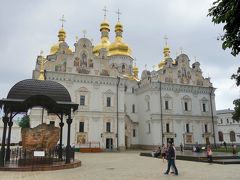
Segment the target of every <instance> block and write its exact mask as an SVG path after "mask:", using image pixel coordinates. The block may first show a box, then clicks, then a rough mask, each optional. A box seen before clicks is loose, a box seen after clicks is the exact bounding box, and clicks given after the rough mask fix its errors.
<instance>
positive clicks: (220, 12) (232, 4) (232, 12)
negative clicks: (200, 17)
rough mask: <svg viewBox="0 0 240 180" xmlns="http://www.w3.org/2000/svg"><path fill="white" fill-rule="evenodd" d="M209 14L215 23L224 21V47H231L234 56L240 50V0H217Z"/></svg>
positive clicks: (222, 37)
mask: <svg viewBox="0 0 240 180" xmlns="http://www.w3.org/2000/svg"><path fill="white" fill-rule="evenodd" d="M208 11H209V14H208V16H211V17H212V22H214V23H215V24H221V23H223V24H224V26H223V31H224V34H223V35H222V36H221V37H220V39H221V40H222V41H223V44H222V48H223V49H224V50H225V49H226V48H230V49H231V50H232V52H231V54H232V55H233V56H236V55H238V53H239V52H240V0H217V1H215V2H214V3H213V7H212V8H210V9H209V10H208Z"/></svg>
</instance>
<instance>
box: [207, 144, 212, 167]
mask: <svg viewBox="0 0 240 180" xmlns="http://www.w3.org/2000/svg"><path fill="white" fill-rule="evenodd" d="M207 158H208V162H209V163H212V149H211V146H210V145H208V146H207Z"/></svg>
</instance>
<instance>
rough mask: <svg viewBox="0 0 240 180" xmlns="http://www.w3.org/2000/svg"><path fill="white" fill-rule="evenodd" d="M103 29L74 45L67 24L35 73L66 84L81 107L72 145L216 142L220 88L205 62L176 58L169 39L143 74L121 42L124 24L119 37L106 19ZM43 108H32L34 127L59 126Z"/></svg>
mask: <svg viewBox="0 0 240 180" xmlns="http://www.w3.org/2000/svg"><path fill="white" fill-rule="evenodd" d="M100 32H101V39H100V42H99V43H98V44H96V45H93V44H92V42H91V41H90V40H89V39H88V38H85V37H84V38H80V39H78V40H77V41H76V43H75V44H74V50H72V49H71V48H70V47H69V45H68V44H67V42H66V32H65V30H64V29H63V28H61V29H60V31H59V33H58V38H59V41H58V42H57V43H56V44H55V45H53V46H52V47H51V49H50V53H49V54H48V55H47V56H46V58H45V57H43V56H42V55H40V56H38V57H37V60H36V67H35V69H34V71H33V78H34V79H46V80H51V81H57V82H58V83H60V84H62V85H64V86H65V87H66V88H67V89H68V91H69V93H70V95H71V98H72V101H73V102H75V103H78V104H79V109H78V110H77V111H76V112H75V114H74V116H73V123H72V131H71V142H72V144H75V145H76V146H78V145H79V146H81V145H82V146H84V144H87V143H92V144H99V146H100V147H101V148H102V149H120V150H121V149H122V150H124V149H126V148H139V147H145V148H151V147H152V146H154V145H161V144H163V143H166V142H167V141H169V140H171V141H173V142H174V143H175V144H176V146H179V145H180V144H181V143H182V144H184V145H185V146H192V145H193V144H196V143H198V144H208V143H211V144H213V143H216V138H215V137H216V132H215V127H216V123H217V118H216V110H215V109H216V108H215V94H214V91H215V88H214V87H213V86H212V83H211V82H210V79H209V78H204V77H203V75H202V70H201V68H200V63H199V62H194V63H193V64H192V65H190V59H189V58H188V56H187V55H186V54H180V55H178V56H177V57H176V58H175V59H173V58H171V55H170V48H169V46H168V45H167V44H166V45H165V47H164V49H163V58H162V60H160V61H159V62H160V63H159V64H158V67H157V69H156V70H153V71H149V70H147V69H145V70H144V71H143V72H142V73H141V77H139V75H138V73H139V69H138V67H137V66H136V63H134V58H133V57H132V52H131V49H130V47H129V45H128V44H126V43H125V42H124V41H123V25H122V24H121V23H120V22H119V21H118V22H117V23H116V25H115V40H114V41H113V42H110V40H109V32H110V28H109V23H108V22H107V21H106V19H105V20H104V21H103V22H102V23H101V25H100ZM43 64H44V65H43ZM43 66H44V71H43V69H42V68H43ZM43 72H44V77H43V76H41V73H43ZM41 113H42V110H41V109H39V108H35V109H32V111H31V114H30V115H31V125H32V126H36V125H37V124H39V123H41V122H45V123H55V125H56V126H57V125H58V123H59V120H58V118H57V117H56V116H54V115H48V114H47V112H45V111H44V112H43V114H44V118H43V120H42V119H41V118H40V117H41V116H40V115H41ZM64 128H66V127H65V126H64ZM65 132H66V129H65V130H64V133H65ZM64 137H66V135H65V136H64ZM64 141H66V139H65V140H64Z"/></svg>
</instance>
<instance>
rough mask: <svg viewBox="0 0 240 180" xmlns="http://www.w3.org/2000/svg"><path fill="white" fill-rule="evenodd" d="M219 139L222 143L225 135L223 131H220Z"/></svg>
mask: <svg viewBox="0 0 240 180" xmlns="http://www.w3.org/2000/svg"><path fill="white" fill-rule="evenodd" d="M218 139H219V141H220V142H222V141H223V133H222V131H218Z"/></svg>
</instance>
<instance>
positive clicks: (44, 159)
mask: <svg viewBox="0 0 240 180" xmlns="http://www.w3.org/2000/svg"><path fill="white" fill-rule="evenodd" d="M34 152H36V151H27V150H26V149H23V148H22V147H17V148H11V152H10V160H9V161H6V163H7V164H13V165H14V164H15V165H18V166H29V165H31V166H34V165H51V164H54V163H59V162H64V161H65V160H66V149H65V148H63V149H62V158H60V157H59V153H60V152H59V150H58V149H55V150H51V151H41V152H43V156H38V155H36V153H34ZM70 152H71V153H70V160H71V161H74V157H75V152H74V148H71V149H70Z"/></svg>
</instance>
